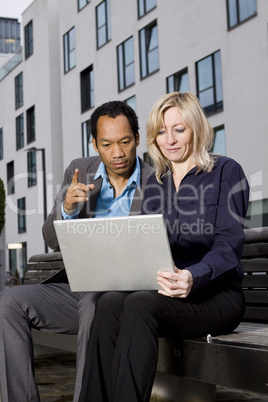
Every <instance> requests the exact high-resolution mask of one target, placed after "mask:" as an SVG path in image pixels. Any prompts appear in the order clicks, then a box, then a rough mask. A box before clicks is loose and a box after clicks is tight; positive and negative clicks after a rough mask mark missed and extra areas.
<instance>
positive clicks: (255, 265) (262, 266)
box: [242, 258, 268, 272]
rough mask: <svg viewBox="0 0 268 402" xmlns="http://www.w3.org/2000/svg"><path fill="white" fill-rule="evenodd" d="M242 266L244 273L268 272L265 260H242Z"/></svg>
mask: <svg viewBox="0 0 268 402" xmlns="http://www.w3.org/2000/svg"><path fill="white" fill-rule="evenodd" d="M242 264H243V268H244V271H245V272H268V259H267V258H254V259H253V258H252V259H249V260H242Z"/></svg>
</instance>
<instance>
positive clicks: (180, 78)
mask: <svg viewBox="0 0 268 402" xmlns="http://www.w3.org/2000/svg"><path fill="white" fill-rule="evenodd" d="M174 91H179V92H188V91H189V80H188V70H187V68H185V69H184V70H181V71H178V72H177V73H175V74H173V75H170V76H169V77H167V93H171V92H174Z"/></svg>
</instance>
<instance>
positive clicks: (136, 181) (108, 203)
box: [61, 156, 141, 219]
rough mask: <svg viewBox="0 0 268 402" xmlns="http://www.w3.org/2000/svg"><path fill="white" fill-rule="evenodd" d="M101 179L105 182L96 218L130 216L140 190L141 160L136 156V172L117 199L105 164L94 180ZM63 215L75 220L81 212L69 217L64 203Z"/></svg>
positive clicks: (99, 168) (97, 206)
mask: <svg viewBox="0 0 268 402" xmlns="http://www.w3.org/2000/svg"><path fill="white" fill-rule="evenodd" d="M99 177H102V180H103V181H102V186H101V190H100V193H99V196H98V201H97V204H96V208H95V215H94V217H95V218H102V217H114V216H127V215H129V213H130V208H131V204H132V201H133V198H134V194H135V191H136V188H137V187H139V188H140V178H141V173H140V161H139V158H138V157H137V156H136V163H135V168H134V171H133V173H132V175H131V176H130V178H129V179H128V182H127V185H126V188H125V190H124V191H123V192H122V194H120V196H119V197H117V198H114V189H113V187H112V185H111V183H110V182H109V176H108V175H107V172H106V169H105V165H104V164H103V162H101V163H100V165H99V167H98V170H97V172H96V174H95V177H94V180H97V179H98V178H99ZM89 197H90V195H89ZM61 213H62V217H63V219H75V218H77V217H78V215H79V211H77V212H76V213H75V214H73V215H67V214H66V213H65V211H64V209H63V203H62V205H61Z"/></svg>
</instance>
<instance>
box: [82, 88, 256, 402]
mask: <svg viewBox="0 0 268 402" xmlns="http://www.w3.org/2000/svg"><path fill="white" fill-rule="evenodd" d="M212 139H213V132H212V129H211V127H210V125H209V123H208V120H207V119H206V117H205V115H204V112H203V110H202V108H201V106H200V104H199V101H198V99H197V98H196V97H195V96H194V95H192V94H190V93H172V94H168V95H165V96H163V97H162V98H161V99H160V100H159V101H158V102H156V104H155V105H154V107H153V109H152V111H151V114H150V117H149V121H148V124H147V142H148V150H149V153H150V156H151V158H152V159H153V161H154V164H155V168H156V174H155V175H153V176H151V178H149V180H148V182H147V186H146V191H145V194H144V201H143V213H144V214H150V213H153V214H155V213H161V214H163V215H164V218H165V222H166V226H167V231H168V236H169V242H170V246H171V251H172V256H173V260H174V266H175V267H174V272H173V273H172V272H166V271H159V272H158V276H157V278H158V283H159V285H160V290H159V291H158V292H157V291H141V292H133V293H124V292H108V293H105V294H103V295H102V296H101V298H100V299H99V300H98V302H97V305H96V313H95V317H94V320H93V322H92V327H91V336H90V341H89V347H88V354H87V361H88V367H87V369H88V370H87V372H86V373H85V376H84V379H83V388H82V392H81V395H80V401H98V402H101V401H113V402H125V401H128V402H132V401H133V402H134V401H135V402H137V401H143V402H145V401H149V400H150V394H151V390H152V386H153V380H154V375H155V369H156V364H157V347H158V336H159V335H165V336H171V337H173V338H176V339H180V338H185V337H203V336H206V335H207V334H212V335H218V334H225V333H228V332H231V331H233V330H234V329H235V328H236V326H237V325H238V324H239V323H240V321H241V319H242V317H243V314H244V297H243V292H242V289H241V281H242V277H243V268H242V265H241V262H240V256H241V252H242V247H243V242H244V232H243V226H242V225H243V220H244V218H245V216H246V211H247V206H248V196H249V189H248V184H247V181H246V178H245V175H244V173H243V170H242V168H241V167H240V165H239V164H238V163H236V162H235V161H234V160H232V159H229V158H226V157H222V156H216V155H212V154H210V153H209V152H208V151H209V148H210V146H211V143H212Z"/></svg>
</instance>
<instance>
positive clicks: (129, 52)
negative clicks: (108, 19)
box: [125, 38, 134, 65]
mask: <svg viewBox="0 0 268 402" xmlns="http://www.w3.org/2000/svg"><path fill="white" fill-rule="evenodd" d="M133 61H134V49H133V38H129V39H128V40H127V41H126V42H125V64H126V65H127V64H129V63H132V62H133Z"/></svg>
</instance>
